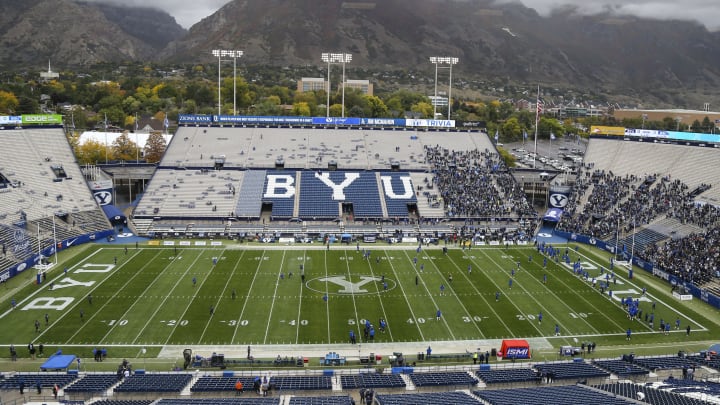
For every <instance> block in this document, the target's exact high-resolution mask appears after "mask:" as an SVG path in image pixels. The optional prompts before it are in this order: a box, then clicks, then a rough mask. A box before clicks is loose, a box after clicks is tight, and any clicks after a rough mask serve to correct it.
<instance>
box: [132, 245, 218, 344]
mask: <svg viewBox="0 0 720 405" xmlns="http://www.w3.org/2000/svg"><path fill="white" fill-rule="evenodd" d="M204 254H205V251H201V252H200V254H199V255H198V256H197V257H196V258H195V260H193V261H192V263H190V266H188V268H187V270H185V273H183V274H182V276H180V277H178V278H177V281H175V285H173V287H172V289H171V290H170V291H174V290H175V288H177V286H178V285H179V284H180V283H181V281H182V280H183V277H184V276H185V275H187V273H188V272H189V271H190V269H192V268H193V266H195V263H197V261H198V260H200V258H201V257H202V256H203V255H204ZM173 262H174V261H173ZM160 274H161V275H162V273H160ZM205 280H207V275H206V276H205V277H204V278H203V279H202V282H200V286H199V287H198V288H197V289H196V290H195V293H194V294H193V296H192V298H193V299H191V300H189V301H188V304H187V305H186V306H185V310H184V311H183V313H182V314H181V315H180V316H179V317H178V320H177V322H175V325H173V327H172V329H171V330H170V333H168V337H167V339H165V344H168V342H169V341H170V338H171V337H172V335H173V333H175V329H177V327H178V325H180V323H181V321H182V320H183V318H185V314H186V313H187V311H188V308H190V305H192V301H193V300H194V299H195V297H196V296H197V294H198V292H200V289H201V288H202V285H203V284H204V283H205ZM148 288H149V287H148ZM169 295H170V294H168V295H167V296H166V297H165V298H164V299H163V300H162V303H161V304H160V305H158V307H157V309H155V312H153V314H152V316H150V317H148V320H147V322H146V323H145V326H143V328H142V330H141V331H140V333H138V335H137V337H135V339H134V340H133V343H135V342H136V341H137V340H138V338H139V337H140V335H142V333H143V331H144V330H145V329H146V328H147V327H148V325H150V321H151V320H152V319H154V318H155V315H157V313H158V312H159V311H160V309H161V308H163V307H164V306H165V301H167V299H168V298H169ZM133 305H135V304H133Z"/></svg>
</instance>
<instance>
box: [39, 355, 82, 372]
mask: <svg viewBox="0 0 720 405" xmlns="http://www.w3.org/2000/svg"><path fill="white" fill-rule="evenodd" d="M73 361H75V355H74V354H56V355H53V356H50V358H49V359H47V361H46V362H45V363H43V364H42V365H41V366H40V370H43V371H45V370H61V369H66V368H68V367H70V365H72V363H73Z"/></svg>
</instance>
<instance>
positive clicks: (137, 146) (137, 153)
mask: <svg viewBox="0 0 720 405" xmlns="http://www.w3.org/2000/svg"><path fill="white" fill-rule="evenodd" d="M138 163H140V143H138V118H137V113H135V164H138Z"/></svg>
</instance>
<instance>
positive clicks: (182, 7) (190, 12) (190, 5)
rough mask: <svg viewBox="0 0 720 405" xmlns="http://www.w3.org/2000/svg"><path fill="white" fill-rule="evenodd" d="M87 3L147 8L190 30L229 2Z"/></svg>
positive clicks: (127, 0) (134, 0)
mask: <svg viewBox="0 0 720 405" xmlns="http://www.w3.org/2000/svg"><path fill="white" fill-rule="evenodd" d="M85 1H87V2H88V3H106V4H114V5H119V6H129V7H149V8H155V9H158V10H163V11H165V12H167V13H168V14H170V15H171V16H173V17H175V21H177V23H178V24H180V25H182V26H183V27H184V28H190V27H191V26H192V25H193V24H195V23H198V22H200V20H202V19H203V18H205V17H207V16H209V15H211V14H213V13H214V12H216V11H217V10H218V9H219V8H220V7H222V6H223V5H225V4H226V3H228V2H229V1H230V0H85Z"/></svg>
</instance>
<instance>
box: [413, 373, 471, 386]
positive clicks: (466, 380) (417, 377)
mask: <svg viewBox="0 0 720 405" xmlns="http://www.w3.org/2000/svg"><path fill="white" fill-rule="evenodd" d="M409 376H410V380H411V381H412V382H413V384H414V385H415V386H416V387H436V386H444V385H475V384H477V383H478V380H477V379H476V378H474V377H472V376H471V375H470V374H468V373H467V372H464V371H455V372H453V371H445V372H438V373H411V374H409Z"/></svg>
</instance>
